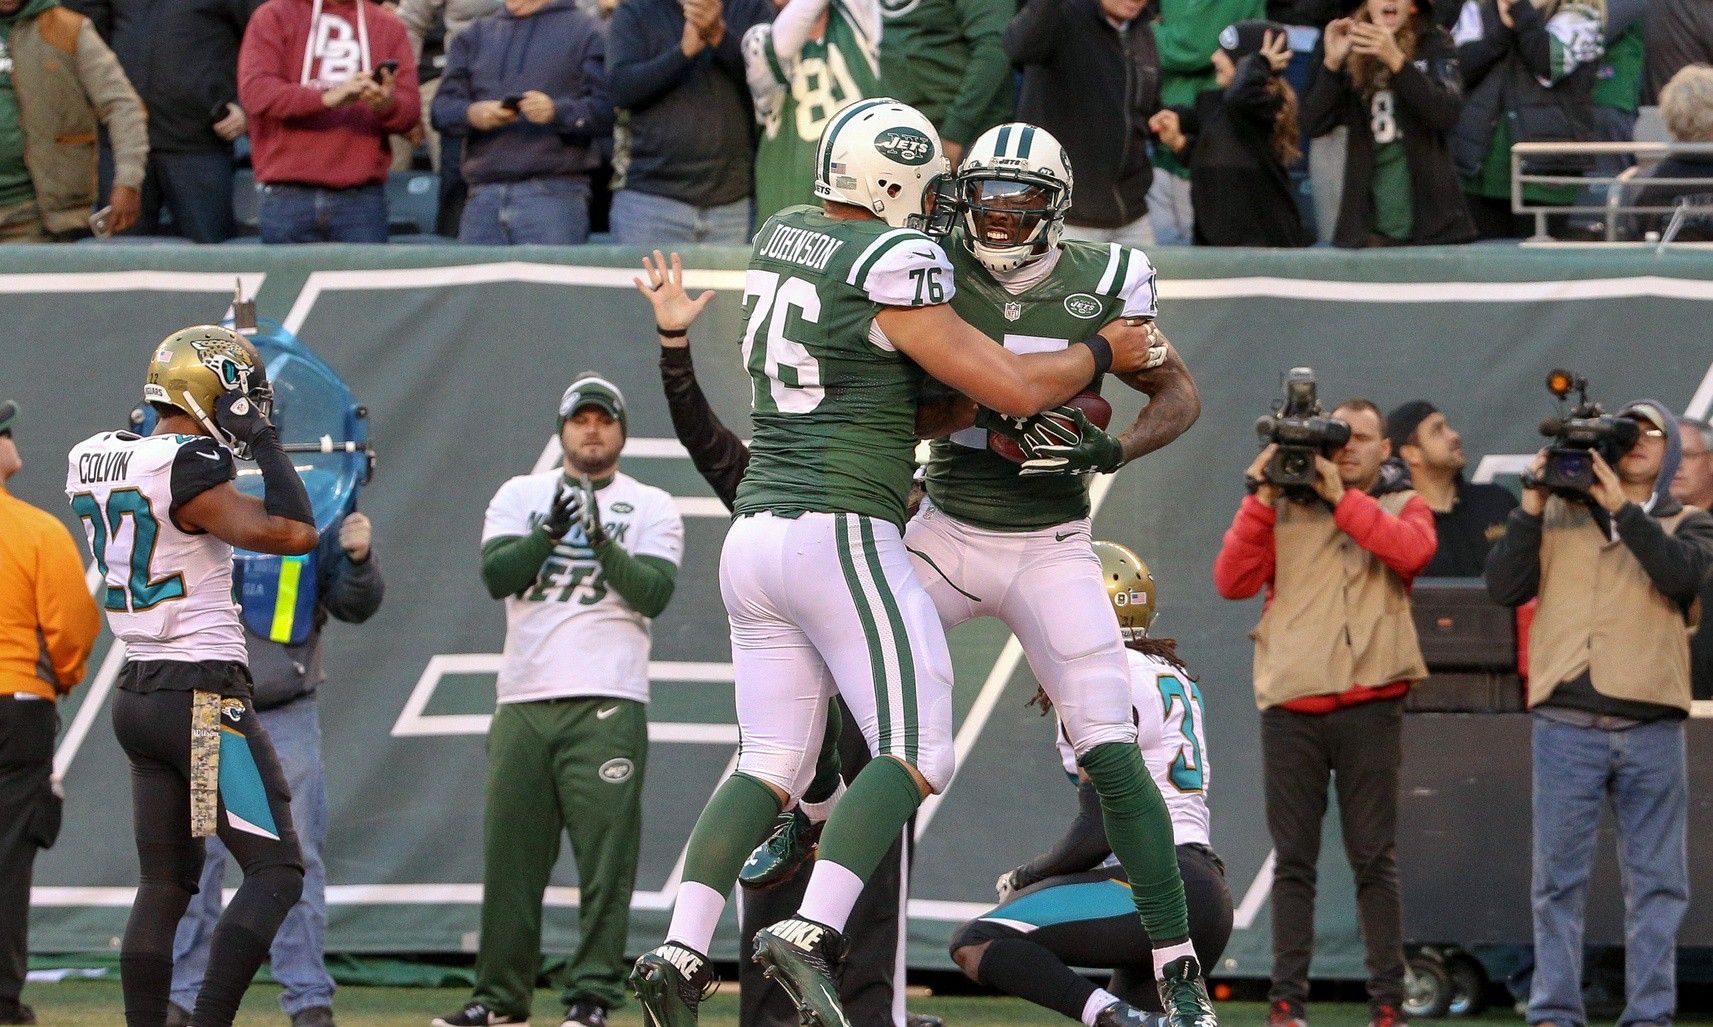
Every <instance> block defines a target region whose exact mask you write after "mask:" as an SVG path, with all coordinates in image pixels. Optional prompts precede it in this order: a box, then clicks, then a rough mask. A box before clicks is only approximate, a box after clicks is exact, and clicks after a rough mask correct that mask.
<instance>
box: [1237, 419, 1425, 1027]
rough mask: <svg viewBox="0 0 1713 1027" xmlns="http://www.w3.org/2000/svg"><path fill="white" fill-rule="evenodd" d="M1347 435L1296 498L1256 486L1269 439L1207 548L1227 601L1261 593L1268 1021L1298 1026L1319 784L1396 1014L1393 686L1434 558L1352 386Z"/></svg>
mask: <svg viewBox="0 0 1713 1027" xmlns="http://www.w3.org/2000/svg"><path fill="white" fill-rule="evenodd" d="M1333 416H1335V417H1337V418H1339V419H1341V420H1343V421H1345V422H1347V423H1348V424H1349V426H1350V440H1349V442H1347V443H1346V444H1345V445H1344V446H1343V447H1342V448H1341V449H1339V450H1337V451H1336V452H1334V453H1333V454H1332V457H1331V458H1330V459H1329V458H1327V457H1325V456H1317V457H1316V458H1315V466H1316V469H1317V471H1318V472H1319V478H1318V480H1317V481H1316V482H1315V486H1314V494H1313V495H1312V496H1304V497H1302V499H1304V500H1306V501H1297V500H1294V499H1288V498H1286V497H1285V496H1284V495H1283V494H1282V493H1281V490H1280V489H1279V488H1278V487H1277V486H1275V485H1271V484H1268V483H1267V481H1266V480H1265V478H1264V477H1263V475H1264V469H1265V468H1266V467H1267V466H1268V462H1269V461H1270V460H1271V459H1272V457H1273V453H1274V452H1275V451H1276V447H1274V446H1269V447H1267V448H1266V449H1264V450H1262V451H1261V455H1260V456H1259V457H1257V458H1256V460H1255V463H1253V464H1251V465H1250V467H1249V471H1248V474H1247V479H1248V483H1249V488H1250V495H1249V496H1248V497H1247V498H1245V499H1244V500H1243V505H1242V506H1241V507H1240V508H1239V509H1238V511H1237V516H1236V518H1235V519H1233V521H1232V522H1231V528H1230V530H1228V531H1227V532H1226V533H1225V542H1224V544H1223V545H1222V546H1221V547H1220V551H1219V556H1218V558H1217V559H1215V561H1214V565H1213V577H1214V584H1215V585H1216V586H1217V587H1218V588H1219V594H1220V595H1222V596H1224V597H1225V598H1227V599H1248V598H1249V597H1250V596H1253V595H1255V593H1257V592H1259V591H1261V589H1262V588H1263V587H1265V588H1266V590H1267V607H1266V612H1264V613H1263V614H1262V615H1261V623H1260V624H1258V625H1256V627H1255V630H1254V631H1253V632H1251V633H1250V637H1251V638H1253V639H1254V640H1255V700H1256V703H1257V705H1259V706H1260V707H1261V752H1262V761H1263V764H1262V766H1263V774H1264V775H1265V777H1266V795H1267V831H1268V833H1269V834H1271V835H1272V838H1273V847H1274V849H1275V850H1276V851H1277V854H1278V859H1277V863H1276V866H1275V869H1274V876H1273V982H1272V988H1271V990H1270V992H1269V995H1268V998H1269V1000H1270V1003H1271V1009H1270V1012H1269V1015H1268V1025H1269V1027H1303V1024H1304V1021H1305V1019H1306V1013H1305V1004H1306V1002H1307V1001H1308V993H1309V976H1308V975H1309V958H1310V956H1311V955H1312V954H1313V952H1314V896H1315V868H1316V864H1317V863H1318V862H1319V859H1320V838H1321V821H1322V819H1324V817H1325V816H1326V800H1327V787H1328V785H1329V783H1331V784H1335V785H1336V786H1337V789H1338V811H1339V819H1340V821H1341V822H1342V825H1343V829H1344V849H1345V853H1346V855H1348V856H1349V858H1350V866H1351V869H1352V870H1353V871H1354V872H1355V876H1356V904H1357V909H1358V912H1359V914H1360V918H1361V923H1362V941H1363V945H1364V947H1365V949H1366V952H1367V967H1368V977H1369V981H1368V1003H1369V1013H1370V1017H1371V1023H1372V1024H1373V1027H1397V1025H1399V1024H1401V1023H1402V1021H1403V1013H1402V1011H1401V1006H1402V1004H1403V998H1404V996H1403V987H1404V948H1403V929H1404V925H1403V905H1402V903H1401V901H1400V899H1399V896H1398V867H1397V861H1396V859H1395V848H1396V839H1397V820H1398V768H1399V765H1400V764H1401V763H1402V761H1403V743H1402V732H1403V697H1404V693H1405V692H1407V691H1408V690H1409V687H1410V685H1411V684H1412V683H1414V682H1416V681H1419V680H1421V679H1422V678H1424V677H1426V676H1427V668H1426V667H1425V666H1424V665H1423V664H1422V656H1421V650H1420V648H1419V647H1418V645H1417V643H1416V629H1415V625H1414V623H1413V622H1412V621H1411V619H1410V583H1411V582H1412V581H1414V580H1415V577H1416V575H1418V574H1420V573H1421V571H1422V568H1424V567H1426V566H1427V565H1428V562H1429V561H1430V560H1432V559H1433V554H1434V550H1435V548H1436V546H1437V542H1436V540H1435V537H1434V527H1433V511H1432V510H1430V509H1429V508H1428V505H1427V503H1426V501H1424V500H1423V499H1422V498H1421V497H1420V496H1418V495H1416V493H1415V490H1414V489H1412V488H1411V487H1410V478H1409V470H1408V468H1407V467H1405V465H1404V464H1403V462H1402V461H1401V460H1396V459H1390V458H1391V457H1392V447H1391V443H1389V442H1388V441H1387V439H1386V424H1385V419H1384V418H1383V417H1382V416H1381V414H1380V411H1379V410H1378V409H1377V408H1376V407H1375V406H1374V404H1372V403H1370V402H1368V401H1367V400H1361V399H1353V400H1350V401H1348V402H1346V403H1345V404H1344V405H1342V406H1340V407H1339V408H1338V409H1337V410H1335V411H1333Z"/></svg>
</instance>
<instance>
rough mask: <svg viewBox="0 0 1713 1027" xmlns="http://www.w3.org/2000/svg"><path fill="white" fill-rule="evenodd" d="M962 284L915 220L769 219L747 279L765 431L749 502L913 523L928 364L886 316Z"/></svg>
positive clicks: (742, 488) (943, 297)
mask: <svg viewBox="0 0 1713 1027" xmlns="http://www.w3.org/2000/svg"><path fill="white" fill-rule="evenodd" d="M953 293H954V287H953V283H952V265H951V262H950V261H949V260H948V259H947V258H946V253H945V251H944V250H942V249H941V248H940V245H939V244H938V243H936V242H935V241H934V240H933V239H930V238H929V237H928V236H926V235H924V234H922V233H921V232H918V231H916V230H914V229H909V228H893V227H891V226H890V225H888V224H887V223H886V222H884V221H880V220H874V219H864V220H841V219H837V218H831V217H828V216H827V215H826V214H825V213H823V212H821V211H819V210H816V209H815V208H813V207H793V208H789V209H787V210H785V211H782V212H780V213H779V214H777V215H775V216H774V217H772V218H770V219H768V221H767V222H766V223H765V224H763V225H762V226H761V230H760V231H759V232H757V233H756V236H755V244H754V247H753V249H752V251H751V256H750V264H749V274H748V277H747V278H746V279H745V282H744V335H743V356H744V362H745V364H746V366H747V367H748V368H749V375H750V383H751V385H752V387H753V389H754V414H753V417H752V420H753V422H754V427H755V434H754V438H753V440H752V441H751V443H750V462H749V469H748V471H746V472H745V474H744V478H743V482H742V484H740V485H739V486H738V494H737V505H736V507H735V510H736V512H737V513H738V514H747V513H759V512H761V511H763V510H770V511H773V512H775V513H782V514H787V515H791V514H798V513H804V512H810V511H816V512H826V513H854V514H861V515H864V516H868V517H878V518H881V519H883V520H887V521H891V522H892V523H894V524H897V525H900V526H902V525H903V523H904V506H905V502H906V500H907V498H908V496H909V492H910V478H911V475H912V474H913V473H914V471H915V466H916V463H915V456H914V454H915V449H916V405H917V401H918V395H919V393H920V391H921V386H922V379H923V373H922V370H921V368H919V367H917V366H916V364H915V363H914V362H913V361H911V360H910V358H909V357H906V356H905V355H904V354H902V353H900V352H898V350H897V349H896V348H894V346H893V345H892V343H891V342H889V341H888V340H887V338H886V335H885V333H883V332H882V331H881V330H880V326H879V325H878V324H876V323H875V320H874V318H875V315H876V314H877V313H879V312H880V311H881V309H882V308H884V307H925V306H932V305H935V304H939V303H945V302H948V301H949V300H951V298H952V296H953Z"/></svg>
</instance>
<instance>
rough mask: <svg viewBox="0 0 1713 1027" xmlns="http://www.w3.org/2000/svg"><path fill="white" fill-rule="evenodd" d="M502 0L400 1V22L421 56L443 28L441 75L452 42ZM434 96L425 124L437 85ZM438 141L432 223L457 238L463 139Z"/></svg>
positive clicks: (465, 191) (464, 188) (463, 193)
mask: <svg viewBox="0 0 1713 1027" xmlns="http://www.w3.org/2000/svg"><path fill="white" fill-rule="evenodd" d="M500 3H501V0H403V2H402V3H400V4H399V9H398V15H399V20H400V21H402V22H404V27H405V31H406V32H408V33H410V45H411V47H412V48H413V49H414V50H416V52H417V53H419V54H420V53H421V52H422V47H423V41H424V40H426V39H427V38H428V37H429V36H430V35H431V34H433V32H434V26H435V23H436V22H437V21H438V22H442V23H443V24H444V27H445V34H444V39H443V41H442V45H443V46H444V47H445V48H446V53H445V54H443V55H442V58H441V66H442V74H444V67H445V64H446V58H447V57H449V56H450V54H451V52H452V41H453V40H455V39H457V38H458V36H459V35H460V34H462V33H463V31H464V30H465V29H467V28H469V27H470V25H471V23H472V22H474V21H475V20H476V19H477V18H482V17H486V16H487V15H490V14H492V13H494V12H495V11H497V10H499V9H500ZM435 82H436V83H437V85H436V88H435V92H434V94H433V95H428V96H425V97H424V99H423V101H422V102H423V105H424V106H425V107H428V108H429V111H430V116H429V117H428V118H425V119H424V120H426V121H428V122H429V124H430V127H432V125H433V115H432V111H433V104H434V96H436V95H439V87H438V82H439V79H436V80H435ZM435 138H436V139H438V140H439V150H440V152H439V157H438V160H439V164H440V215H439V217H438V219H437V220H436V221H435V231H437V232H439V233H440V234H441V235H450V236H456V235H457V234H458V222H459V221H460V220H462V219H463V215H464V201H465V198H466V197H467V196H468V195H469V192H470V190H469V186H468V185H467V184H466V183H465V181H464V174H463V172H462V171H460V170H459V166H460V165H461V164H462V163H463V159H464V139H463V137H462V136H455V135H446V134H443V133H440V132H436V133H435Z"/></svg>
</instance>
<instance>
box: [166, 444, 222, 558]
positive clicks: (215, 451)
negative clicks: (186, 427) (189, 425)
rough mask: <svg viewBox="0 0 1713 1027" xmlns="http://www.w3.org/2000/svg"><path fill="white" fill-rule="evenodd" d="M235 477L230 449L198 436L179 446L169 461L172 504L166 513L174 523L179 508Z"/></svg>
mask: <svg viewBox="0 0 1713 1027" xmlns="http://www.w3.org/2000/svg"><path fill="white" fill-rule="evenodd" d="M237 476H238V468H237V465H235V464H234V463H233V462H232V451H231V450H229V449H227V448H226V447H225V446H222V445H221V444H220V443H218V442H215V441H214V440H213V439H211V438H208V437H207V436H202V437H200V438H198V439H196V440H195V441H192V442H186V443H185V444H184V445H182V446H180V447H179V448H178V455H177V456H175V457H173V461H172V507H171V508H170V510H169V511H168V513H169V515H170V516H171V517H172V518H173V523H174V524H178V511H179V507H181V506H183V505H184V504H186V503H188V502H190V501H191V500H193V499H195V498H196V497H197V496H200V495H202V494H203V493H204V492H207V491H208V490H209V489H211V488H214V487H215V486H216V485H224V484H226V483H227V482H229V481H231V480H232V479H233V478H236V477H237ZM180 530H183V527H182V526H180ZM197 534H201V532H197Z"/></svg>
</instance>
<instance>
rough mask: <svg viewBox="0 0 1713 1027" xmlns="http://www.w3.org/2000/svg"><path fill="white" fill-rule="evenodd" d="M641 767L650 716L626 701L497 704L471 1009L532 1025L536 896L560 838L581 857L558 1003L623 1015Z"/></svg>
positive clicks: (537, 959) (537, 955) (537, 950)
mask: <svg viewBox="0 0 1713 1027" xmlns="http://www.w3.org/2000/svg"><path fill="white" fill-rule="evenodd" d="M647 762H648V712H647V707H645V706H644V705H643V704H642V703H639V702H635V701H633V700H630V699H613V698H602V697H589V698H578V699H546V700H541V701H538V702H523V703H502V704H501V705H500V706H499V708H498V709H497V710H496V711H495V712H494V721H493V725H492V726H491V727H489V728H488V785H487V811H486V814H485V816H484V828H483V836H484V837H483V841H484V844H485V846H486V861H485V864H484V868H483V874H482V888H483V893H482V937H481V945H480V947H479V949H478V950H477V954H476V993H475V1000H476V1001H478V1002H481V1003H483V1004H485V1005H486V1006H487V1007H488V1008H489V1009H492V1010H494V1011H495V1012H498V1013H506V1014H510V1015H514V1016H528V1015H529V1013H530V999H531V998H532V996H533V995H534V992H535V979H536V974H537V972H538V971H539V970H540V968H541V897H542V892H543V890H544V889H546V887H547V883H548V875H549V874H550V873H551V872H552V870H553V863H554V861H555V860H557V859H558V858H559V839H560V831H561V830H562V829H563V830H564V831H565V832H567V833H568V834H570V836H571V852H572V853H573V855H575V856H576V858H577V879H578V888H579V894H580V906H581V909H580V914H579V921H578V923H579V927H580V929H581V933H582V939H581V941H579V943H578V945H577V951H576V953H575V954H574V955H572V957H571V960H570V963H569V964H568V965H567V967H566V970H565V975H564V987H565V1001H566V1002H568V1003H569V1002H572V1001H576V1000H585V1001H591V1002H598V1003H600V1004H601V1005H603V1006H606V1007H607V1008H609V1009H611V1008H614V1007H616V1006H618V1005H620V1004H622V1002H623V1000H624V991H623V987H622V984H623V980H624V974H625V971H626V970H627V969H628V967H627V966H626V965H625V962H624V955H625V941H626V938H627V936H628V933H629V931H630V897H631V889H632V888H633V887H634V885H635V884H636V861H637V850H638V848H639V847H640V846H641V842H642V778H643V771H644V769H645V768H646V766H647Z"/></svg>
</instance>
